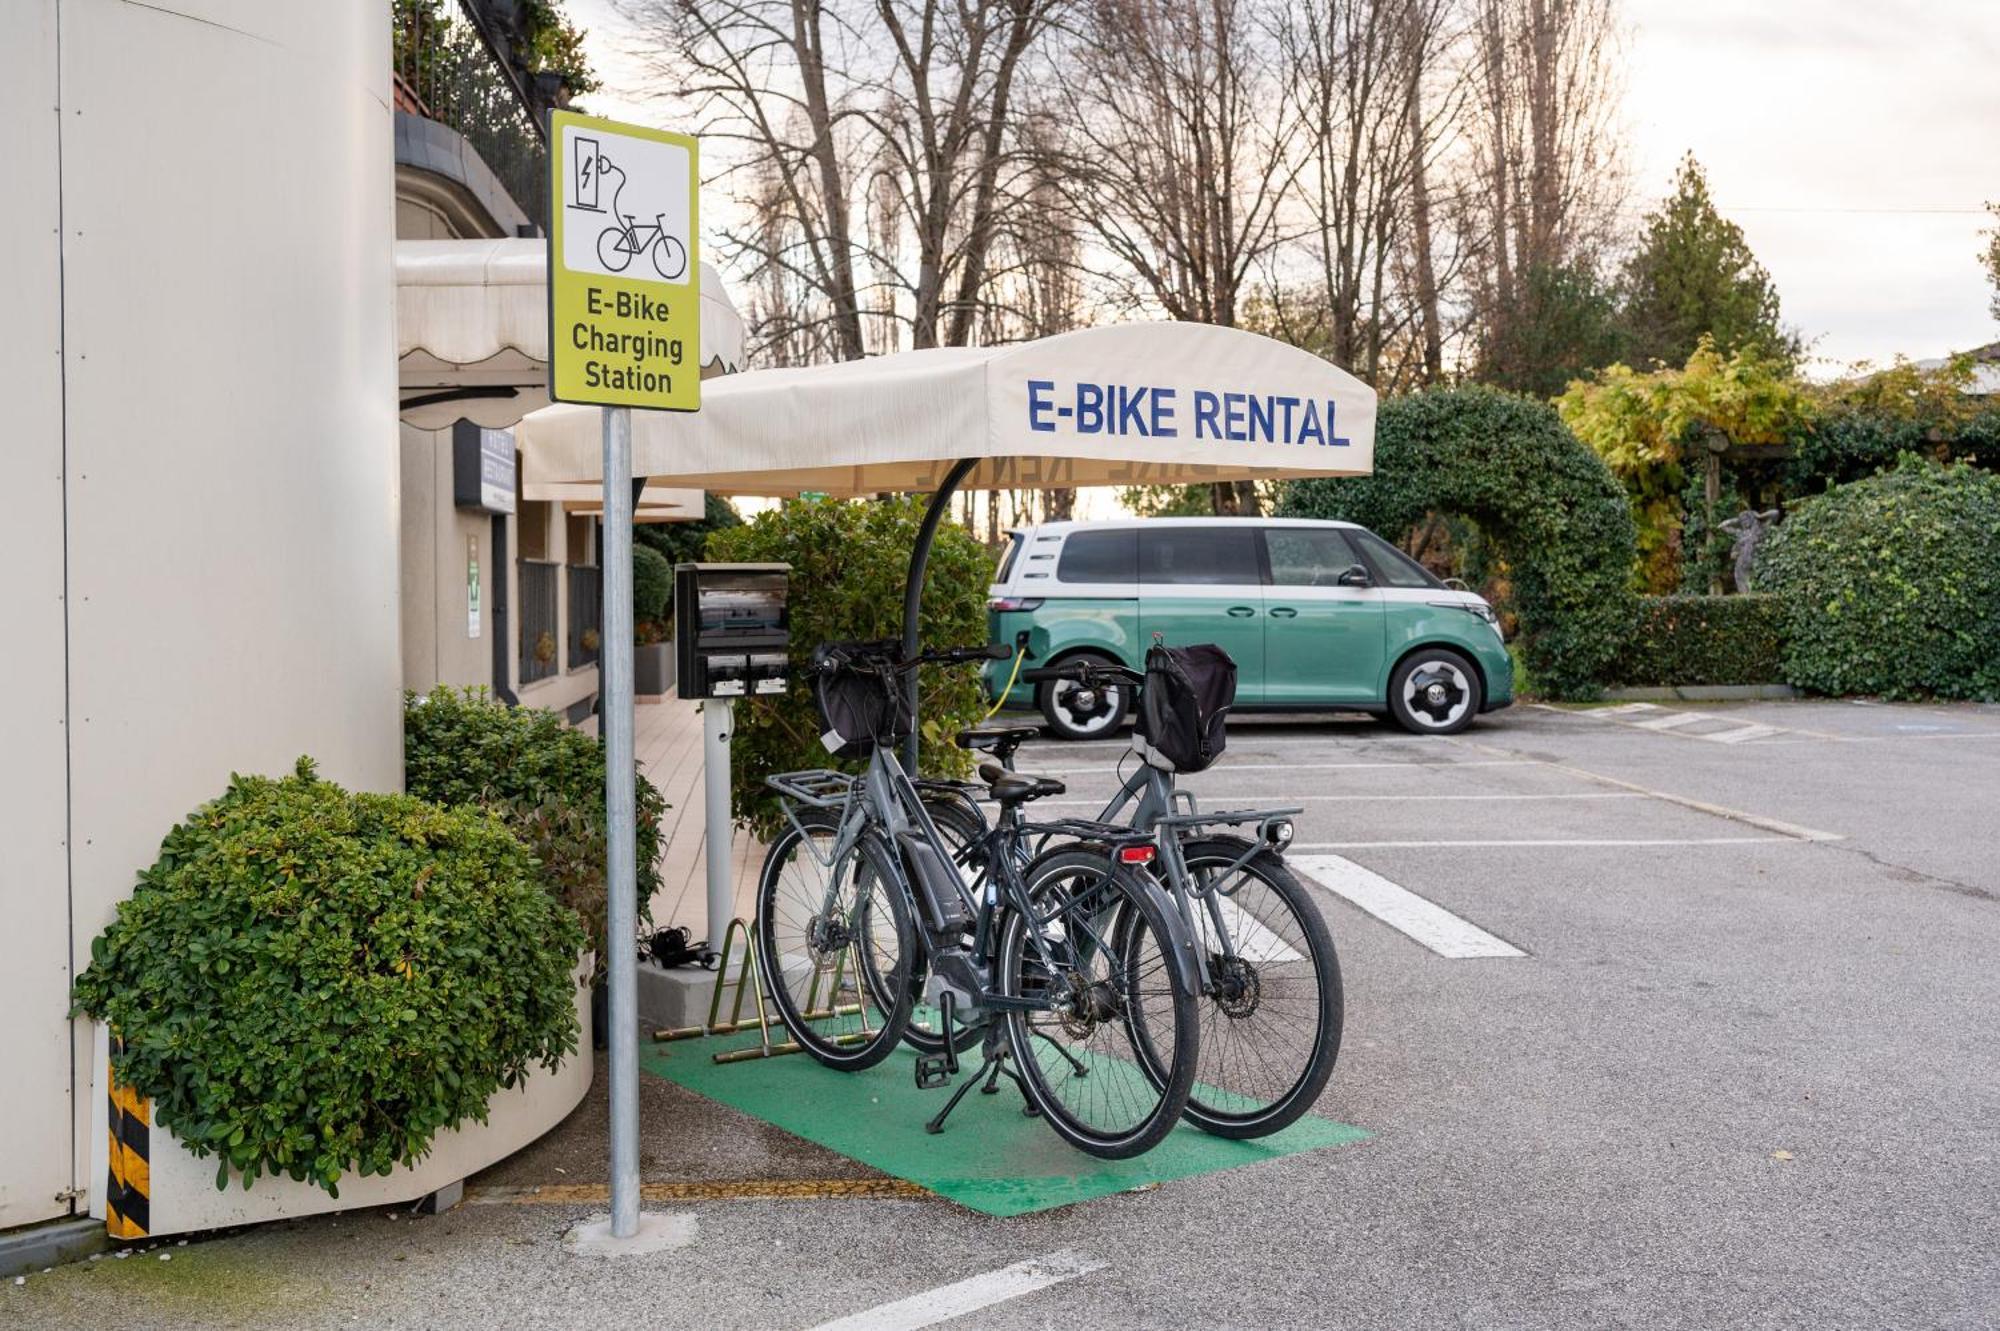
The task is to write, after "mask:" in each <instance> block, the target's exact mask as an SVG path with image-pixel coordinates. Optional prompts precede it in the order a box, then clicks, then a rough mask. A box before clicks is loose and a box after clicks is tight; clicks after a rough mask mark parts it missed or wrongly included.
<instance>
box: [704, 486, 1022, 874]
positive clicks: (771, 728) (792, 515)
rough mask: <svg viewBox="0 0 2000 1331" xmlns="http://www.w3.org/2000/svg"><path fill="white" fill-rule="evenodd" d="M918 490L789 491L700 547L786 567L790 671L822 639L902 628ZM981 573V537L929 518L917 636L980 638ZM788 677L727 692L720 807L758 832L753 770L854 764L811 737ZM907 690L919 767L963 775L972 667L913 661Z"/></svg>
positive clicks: (880, 634)
mask: <svg viewBox="0 0 2000 1331" xmlns="http://www.w3.org/2000/svg"><path fill="white" fill-rule="evenodd" d="M927 498H928V497H927V496H921V495H913V496H906V497H902V498H897V499H882V500H865V501H849V500H831V499H813V500H794V501H791V502H789V503H786V504H784V505H782V506H781V507H779V508H776V509H772V510H769V511H766V512H763V513H760V514H758V515H757V516H756V517H755V518H754V519H752V520H751V521H750V522H748V523H746V524H744V525H743V526H741V527H732V528H730V529H728V530H726V531H718V532H716V533H714V534H713V535H711V536H710V537H709V538H708V555H707V557H708V558H709V559H712V560H720V561H728V562H736V563H763V562H767V561H768V562H777V563H785V564H790V565H791V566H792V577H791V637H792V665H793V667H794V669H795V670H797V669H799V668H800V667H803V666H804V665H805V663H806V661H807V659H808V658H809V657H810V656H811V655H812V649H813V648H814V647H815V646H817V645H818V644H820V643H822V642H838V641H843V640H852V639H865V638H900V637H901V636H902V632H903V582H904V579H905V577H906V576H907V574H908V571H909V561H910V549H911V547H912V546H913V545H914V544H915V542H916V539H917V527H918V524H919V523H921V522H922V521H923V515H924V507H925V504H926V502H927ZM992 581H993V558H992V556H991V555H989V554H988V553H987V552H986V548H985V547H984V546H982V545H980V544H979V542H977V541H975V540H974V539H973V538H972V537H971V535H970V534H968V533H967V532H966V531H965V529H964V528H962V527H960V526H958V525H957V524H955V523H951V522H945V523H942V524H940V525H939V527H938V532H937V542H936V544H935V545H934V546H933V547H932V548H931V560H930V567H929V573H928V576H927V577H926V579H925V582H924V599H923V614H922V616H921V618H920V619H919V621H918V631H919V638H920V640H921V641H922V642H923V643H924V645H926V646H930V647H962V646H968V645H971V644H975V643H982V642H985V641H986V592H987V588H988V587H989V586H990V585H991V583H992ZM794 681H795V682H794V686H793V688H792V690H791V691H790V692H789V693H786V694H784V695H783V696H781V697H775V698H772V697H766V698H747V699H739V700H738V701H737V703H736V723H735V726H736V728H735V735H734V738H733V739H732V740H731V742H730V752H731V754H732V781H733V790H732V794H731V801H732V807H733V808H734V810H735V814H736V817H737V818H739V819H741V820H743V821H745V822H747V823H748V824H749V825H750V826H751V827H752V828H753V829H755V830H756V831H757V832H758V833H759V834H760V835H761V834H769V833H771V832H773V831H775V830H776V828H777V826H778V821H777V820H778V818H779V816H780V815H779V814H778V811H777V806H776V804H775V802H774V801H773V799H772V797H771V792H770V789H769V788H768V787H767V786H765V785H764V778H765V777H767V776H769V775H771V774H773V773H775V772H789V771H795V770H798V769H800V768H805V767H826V766H830V765H831V766H845V767H849V768H852V769H854V770H857V771H858V770H859V769H860V767H861V764H860V763H858V762H846V763H842V762H838V761H836V760H835V759H833V757H832V756H831V755H829V754H828V753H827V751H826V748H825V746H824V745H822V744H821V743H820V738H819V737H820V733H821V731H822V730H823V729H824V727H823V726H821V724H820V721H819V716H818V713H817V712H816V710H815V709H814V707H813V701H812V690H811V688H810V687H809V686H808V683H807V681H806V680H805V679H804V678H803V676H801V675H796V674H795V675H794ZM918 699H919V701H918V727H919V730H918V734H919V736H920V740H919V743H920V751H921V754H922V761H923V769H924V771H925V772H927V773H936V774H941V775H950V776H963V775H965V774H966V773H967V772H969V771H970V770H971V761H970V755H968V754H966V753H965V752H964V751H963V750H961V749H959V748H958V747H957V746H956V745H954V744H953V743H952V742H951V736H952V734H953V732H954V731H956V730H958V729H960V728H961V727H964V726H968V725H971V724H972V723H973V722H975V721H977V720H979V718H980V717H981V716H983V715H984V714H985V711H986V708H985V705H984V703H983V702H982V700H981V694H980V690H979V676H978V673H977V670H976V667H973V666H955V667H954V666H939V667H931V668H927V669H925V670H924V671H923V674H922V678H921V681H920V691H919V695H918Z"/></svg>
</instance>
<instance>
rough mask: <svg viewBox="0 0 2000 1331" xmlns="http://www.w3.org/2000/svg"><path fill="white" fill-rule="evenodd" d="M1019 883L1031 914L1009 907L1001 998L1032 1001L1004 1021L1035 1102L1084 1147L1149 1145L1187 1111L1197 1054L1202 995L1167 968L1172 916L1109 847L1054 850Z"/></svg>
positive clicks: (1121, 1153)
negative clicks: (1139, 1048)
mask: <svg viewBox="0 0 2000 1331" xmlns="http://www.w3.org/2000/svg"><path fill="white" fill-rule="evenodd" d="M1023 877H1024V878H1025V880H1026V883H1027V887H1028V894H1029V900H1030V901H1032V902H1033V903H1034V912H1033V914H1032V915H1028V914H1023V913H1022V912H1020V911H1012V912H1009V914H1008V917H1007V923H1006V925H1005V927H1004V928H1003V929H1002V931H1001V935H1000V977H999V978H1000V992H1001V993H1002V994H1005V995H1007V996H1008V997H1010V998H1019V999H1026V1000H1029V1001H1030V1002H1032V1003H1033V1004H1034V1005H1035V1006H1034V1009H1033V1010H1031V1011H1018V1010H1016V1011H1010V1012H1009V1013H1008V1014H1007V1036H1008V1043H1009V1045H1010V1047H1011V1049H1012V1051H1013V1055H1014V1061H1015V1063H1016V1064H1017V1065H1018V1066H1019V1068H1020V1070H1021V1080H1022V1083H1023V1085H1024V1086H1025V1087H1026V1089H1027V1092H1028V1098H1029V1099H1030V1100H1032V1101H1033V1102H1034V1105H1035V1108H1037V1109H1039V1110H1040V1111H1041V1112H1042V1115H1043V1117H1044V1118H1045V1119H1047V1121H1048V1124H1049V1126H1050V1127H1051V1128H1054V1129H1055V1130H1056V1132H1057V1134H1058V1135H1060V1136H1061V1137H1062V1138H1063V1139H1064V1140H1065V1141H1067V1142H1069V1143H1070V1144H1071V1145H1072V1146H1075V1147H1077V1148H1078V1149H1079V1150H1083V1151H1087V1152H1089V1153H1090V1154H1091V1155H1095V1156H1100V1157H1102V1158H1104V1159H1108V1160H1119V1159H1124V1158H1126V1157H1128V1156H1134V1155H1138V1154H1140V1153H1141V1152H1143V1151H1147V1150H1150V1149H1152V1147H1154V1146H1155V1145H1157V1144H1158V1143H1159V1141H1160V1139H1161V1138H1162V1137H1164V1136H1166V1135H1167V1133H1169V1132H1170V1131H1172V1130H1173V1126H1174V1123H1175V1121H1176V1120H1177V1119H1178V1118H1179V1117H1180V1115H1181V1111H1182V1110H1183V1108H1185V1106H1186V1104H1187V1097H1188V1091H1189V1088H1190V1087H1192V1086H1193V1084H1194V1072H1195V1059H1196V1045H1195V1042H1196V1038H1197V1025H1198V1018H1197V1016H1196V1010H1195V1000H1194V996H1193V995H1192V994H1190V993H1188V991H1187V990H1186V989H1184V988H1182V987H1181V985H1180V983H1179V981H1178V980H1176V979H1175V976H1174V971H1173V967H1172V966H1171V965H1170V964H1169V960H1168V958H1169V955H1170V951H1171V948H1172V946H1173V944H1172V941H1171V940H1172V937H1173V932H1172V930H1171V929H1170V928H1169V926H1168V921H1167V916H1166V913H1165V911H1164V910H1163V909H1162V908H1161V907H1160V906H1159V905H1158V904H1157V903H1156V901H1155V898H1154V897H1153V895H1152V894H1151V893H1149V892H1147V891H1146V890H1144V889H1143V888H1142V887H1141V885H1140V884H1139V883H1138V882H1137V881H1136V880H1135V879H1134V878H1133V877H1132V876H1131V875H1130V874H1129V873H1128V872H1126V871H1124V870H1120V869H1117V868H1115V867H1114V866H1113V865H1112V863H1111V860H1110V857H1109V856H1108V855H1107V854H1106V853H1105V852H1103V851H1101V850H1091V849H1087V848H1071V849H1064V850H1058V851H1054V852H1051V853H1050V854H1048V855H1044V856H1042V857H1041V858H1040V859H1038V860H1036V861H1035V862H1034V863H1033V864H1031V865H1030V866H1029V867H1028V869H1027V871H1026V872H1025V873H1024V875H1023ZM1119 926H1122V927H1119ZM1140 1029H1143V1030H1144V1031H1145V1032H1146V1036H1145V1038H1146V1039H1147V1040H1148V1041H1149V1053H1150V1056H1151V1058H1152V1060H1153V1064H1152V1066H1150V1067H1147V1068H1142V1067H1140V1066H1139V1065H1138V1063H1137V1062H1136V1059H1135V1054H1134V1049H1135V1046H1136V1044H1137V1042H1138V1041H1139V1039H1140V1036H1139V1035H1138V1033H1137V1032H1138V1031H1139V1030H1140ZM1155 1074H1158V1075H1155Z"/></svg>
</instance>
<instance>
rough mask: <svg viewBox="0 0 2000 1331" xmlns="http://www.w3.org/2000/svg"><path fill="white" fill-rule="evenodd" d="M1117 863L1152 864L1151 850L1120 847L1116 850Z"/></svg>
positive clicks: (1144, 847) (1147, 848) (1149, 847)
mask: <svg viewBox="0 0 2000 1331" xmlns="http://www.w3.org/2000/svg"><path fill="white" fill-rule="evenodd" d="M1118 862H1119V863H1120V864H1151V863H1152V862H1153V848H1152V847H1151V846H1120V847H1119V848H1118Z"/></svg>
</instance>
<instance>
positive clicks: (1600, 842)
mask: <svg viewBox="0 0 2000 1331" xmlns="http://www.w3.org/2000/svg"><path fill="white" fill-rule="evenodd" d="M1806 841H1807V838H1805V837H1795V836H1710V837H1604V838H1588V837H1584V838H1577V839H1574V840H1566V841H1530V840H1525V839H1514V840H1490V841H1489V840H1462V841H1450V840H1437V841H1314V842H1312V843H1310V844H1307V843H1300V844H1298V845H1295V846H1293V847H1292V849H1293V850H1295V851H1299V850H1423V849H1427V848H1429V847H1432V846H1767V845H1773V844H1778V845H1782V844H1784V843H1786V842H1790V843H1792V844H1793V845H1802V844H1805V842H1806Z"/></svg>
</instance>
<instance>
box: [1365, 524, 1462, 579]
mask: <svg viewBox="0 0 2000 1331" xmlns="http://www.w3.org/2000/svg"><path fill="white" fill-rule="evenodd" d="M1354 538H1355V541H1356V542H1357V543H1358V544H1359V545H1360V547H1361V552H1362V554H1363V555H1364V556H1365V557H1366V558H1367V560H1368V566H1369V567H1370V568H1372V569H1373V570H1374V571H1375V580H1376V581H1377V582H1379V583H1381V584H1382V585H1383V586H1385V587H1442V586H1444V584H1443V583H1442V582H1439V581H1438V580H1437V579H1436V578H1434V577H1432V576H1431V573H1430V570H1429V569H1427V568H1425V567H1424V566H1423V565H1422V564H1419V563H1418V562H1417V561H1416V560H1414V559H1412V558H1410V557H1409V556H1408V555H1406V554H1404V553H1403V552H1402V551H1401V550H1398V549H1397V548H1396V547H1395V546H1393V545H1391V544H1389V543H1388V542H1387V541H1385V540H1383V539H1382V538H1381V537H1380V536H1377V535H1376V534H1375V533H1374V532H1372V531H1357V532H1355V533H1354Z"/></svg>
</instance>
